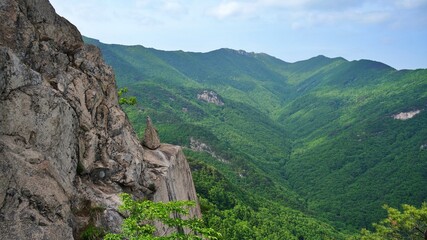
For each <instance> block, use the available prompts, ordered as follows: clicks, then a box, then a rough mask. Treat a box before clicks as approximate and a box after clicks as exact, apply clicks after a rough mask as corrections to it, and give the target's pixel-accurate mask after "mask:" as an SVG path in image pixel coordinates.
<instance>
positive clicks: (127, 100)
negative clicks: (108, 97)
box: [117, 88, 137, 105]
mask: <svg viewBox="0 0 427 240" xmlns="http://www.w3.org/2000/svg"><path fill="white" fill-rule="evenodd" d="M127 92H128V89H127V88H120V89H119V90H118V92H117V95H118V96H119V104H120V105H135V104H136V102H137V101H136V97H134V96H132V97H123V95H124V94H125V93H127Z"/></svg>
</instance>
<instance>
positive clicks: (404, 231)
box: [362, 203, 427, 240]
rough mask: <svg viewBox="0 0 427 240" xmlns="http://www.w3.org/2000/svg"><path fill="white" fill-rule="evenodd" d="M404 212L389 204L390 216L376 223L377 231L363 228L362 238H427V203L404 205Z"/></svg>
mask: <svg viewBox="0 0 427 240" xmlns="http://www.w3.org/2000/svg"><path fill="white" fill-rule="evenodd" d="M402 207H403V212H400V211H399V210H398V209H395V208H391V207H389V206H387V205H385V206H384V209H386V210H387V212H388V217H387V218H386V219H384V220H382V221H381V222H379V223H374V224H373V225H374V228H375V232H370V231H368V230H366V229H362V240H380V239H381V240H382V239H396V240H397V239H399V240H400V239H425V240H427V203H423V204H422V205H421V208H419V209H418V208H416V207H414V206H411V205H407V204H404V205H402Z"/></svg>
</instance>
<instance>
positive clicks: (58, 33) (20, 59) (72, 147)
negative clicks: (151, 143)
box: [0, 0, 200, 239]
mask: <svg viewBox="0 0 427 240" xmlns="http://www.w3.org/2000/svg"><path fill="white" fill-rule="evenodd" d="M0 21H1V23H0V24H1V25H0V70H1V71H0V236H1V239H74V238H75V237H77V236H79V234H80V232H81V231H82V230H83V229H84V228H85V227H86V226H87V225H88V224H93V225H95V226H101V225H102V226H103V227H107V228H110V229H113V230H114V229H116V230H117V228H118V224H119V223H120V221H121V216H120V215H119V214H118V213H117V212H116V210H115V209H116V207H117V205H118V204H119V199H118V197H117V193H119V192H122V191H127V192H131V193H132V194H134V195H135V196H137V197H148V198H151V199H154V200H159V201H169V200H177V199H178V200H179V199H183V200H196V195H195V192H194V185H193V184H192V178H191V174H189V168H188V164H187V163H186V160H185V157H184V156H183V154H182V152H180V151H178V150H176V151H172V150H169V149H174V147H172V146H170V147H168V148H166V150H162V149H160V150H158V151H159V152H162V151H163V152H164V153H163V155H161V154H160V155H155V156H152V157H149V156H151V155H147V156H146V153H144V149H143V147H142V145H141V144H140V143H139V140H138V138H137V137H136V135H135V133H134V131H133V129H132V127H131V125H130V123H129V121H128V119H127V117H126V115H125V114H124V112H123V111H122V110H121V108H120V106H119V105H118V103H117V89H116V86H115V81H114V74H113V72H112V69H111V68H110V67H109V66H107V65H106V64H105V63H104V62H103V60H102V58H101V55H100V52H99V50H98V49H97V48H96V47H93V46H87V45H84V44H83V42H82V38H81V35H80V33H79V32H78V30H77V29H76V28H75V27H74V26H73V25H72V24H70V23H69V22H68V21H67V20H65V19H64V18H62V17H59V16H58V15H56V13H55V11H54V9H53V8H52V6H51V5H50V4H49V2H48V1H47V0H2V1H1V2H0ZM147 152H148V153H147V154H149V151H147ZM164 156H167V157H164ZM156 157H158V159H157V158H156ZM144 159H145V160H144ZM157 161H159V162H161V163H162V164H153V162H157ZM176 176H179V177H177V178H178V179H179V181H181V180H182V181H183V182H182V183H178V182H175V183H174V184H172V185H171V184H170V181H172V179H170V178H171V177H176ZM174 181H178V180H176V179H174ZM190 182H191V184H190ZM165 186H166V187H165ZM183 189H184V190H185V191H184V193H185V194H183V193H182V192H181V191H182V190H183ZM94 209H96V210H97V211H98V213H97V215H96V217H94V216H93V212H94V211H95V210H94ZM192 214H193V216H194V215H200V211H199V210H198V209H195V210H194V211H193V212H192Z"/></svg>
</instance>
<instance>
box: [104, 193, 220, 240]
mask: <svg viewBox="0 0 427 240" xmlns="http://www.w3.org/2000/svg"><path fill="white" fill-rule="evenodd" d="M120 197H121V199H122V202H123V203H122V205H121V206H120V207H119V210H120V211H123V212H125V214H128V216H129V217H127V218H126V219H124V221H123V224H122V232H121V233H109V234H107V235H106V236H105V237H104V240H123V239H129V240H152V239H158V240H172V239H180V240H196V239H200V240H201V239H212V240H216V239H219V238H220V237H221V234H220V233H218V232H216V231H215V230H213V229H211V228H206V227H203V222H202V220H201V219H197V218H189V219H182V218H181V216H184V215H188V210H189V208H190V207H194V205H195V203H194V202H191V201H174V202H166V203H164V202H152V201H148V200H144V201H135V200H133V199H132V197H131V196H130V195H129V194H125V193H124V194H121V195H120ZM154 222H161V223H163V224H164V225H166V226H168V227H169V228H174V229H175V231H172V232H173V233H171V234H170V235H168V236H155V233H156V230H157V229H156V227H155V226H154Z"/></svg>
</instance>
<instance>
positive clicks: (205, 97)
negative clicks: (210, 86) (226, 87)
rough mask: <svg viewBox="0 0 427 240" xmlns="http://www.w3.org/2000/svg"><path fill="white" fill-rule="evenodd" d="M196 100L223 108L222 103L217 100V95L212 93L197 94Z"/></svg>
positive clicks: (204, 91) (206, 91)
mask: <svg viewBox="0 0 427 240" xmlns="http://www.w3.org/2000/svg"><path fill="white" fill-rule="evenodd" d="M197 99H199V100H201V101H204V102H207V103H213V104H215V105H217V106H224V102H223V101H222V100H221V99H220V98H219V96H218V94H217V93H216V92H214V91H208V90H203V92H201V93H199V94H197Z"/></svg>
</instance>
